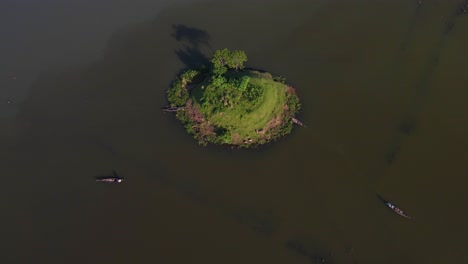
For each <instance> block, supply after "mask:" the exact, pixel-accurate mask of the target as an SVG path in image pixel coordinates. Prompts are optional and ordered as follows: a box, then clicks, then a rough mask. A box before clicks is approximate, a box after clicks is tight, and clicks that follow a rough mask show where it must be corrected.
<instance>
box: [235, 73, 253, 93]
mask: <svg viewBox="0 0 468 264" xmlns="http://www.w3.org/2000/svg"><path fill="white" fill-rule="evenodd" d="M249 81H250V77H249V76H242V77H241V82H240V84H239V86H238V88H239V90H241V91H245V90H246V89H247V86H248V85H249Z"/></svg>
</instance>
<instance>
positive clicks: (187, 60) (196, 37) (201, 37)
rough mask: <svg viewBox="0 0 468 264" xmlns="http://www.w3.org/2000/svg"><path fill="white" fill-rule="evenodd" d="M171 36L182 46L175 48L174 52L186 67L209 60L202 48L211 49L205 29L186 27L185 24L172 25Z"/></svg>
mask: <svg viewBox="0 0 468 264" xmlns="http://www.w3.org/2000/svg"><path fill="white" fill-rule="evenodd" d="M172 30H173V33H172V34H171V36H172V37H173V38H174V39H175V40H177V41H178V42H180V43H183V44H184V46H183V47H182V48H179V49H176V50H175V54H176V55H177V57H178V58H179V59H180V61H181V62H182V63H184V65H185V66H186V68H193V67H196V66H199V65H201V64H206V63H208V62H209V59H208V57H207V56H206V55H205V54H204V53H203V49H204V48H205V49H209V50H212V48H211V46H210V43H209V41H210V39H211V37H210V34H208V32H206V31H205V30H202V29H199V28H194V27H188V26H186V25H181V24H174V25H172Z"/></svg>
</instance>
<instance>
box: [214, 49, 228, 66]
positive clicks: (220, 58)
mask: <svg viewBox="0 0 468 264" xmlns="http://www.w3.org/2000/svg"><path fill="white" fill-rule="evenodd" d="M230 58H231V52H230V51H229V50H228V49H222V50H217V51H215V53H214V54H213V57H212V58H211V63H213V67H214V68H219V67H224V66H226V65H228V63H229V60H230Z"/></svg>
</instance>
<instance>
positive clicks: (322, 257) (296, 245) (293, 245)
mask: <svg viewBox="0 0 468 264" xmlns="http://www.w3.org/2000/svg"><path fill="white" fill-rule="evenodd" d="M285 246H286V248H287V249H288V250H291V251H293V252H295V253H296V254H299V255H301V256H303V257H305V258H307V259H308V260H309V262H310V263H313V264H319V263H332V260H331V253H330V252H328V253H324V252H320V251H321V250H318V249H316V250H311V249H309V248H308V247H307V246H305V245H304V244H303V243H301V242H300V241H297V240H289V241H287V242H286V245H285Z"/></svg>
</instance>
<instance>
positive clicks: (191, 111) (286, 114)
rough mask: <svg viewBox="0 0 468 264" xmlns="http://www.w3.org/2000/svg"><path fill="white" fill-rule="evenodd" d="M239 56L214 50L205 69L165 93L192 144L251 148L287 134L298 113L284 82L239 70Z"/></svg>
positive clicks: (178, 80) (181, 77)
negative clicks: (190, 137) (191, 137)
mask: <svg viewBox="0 0 468 264" xmlns="http://www.w3.org/2000/svg"><path fill="white" fill-rule="evenodd" d="M246 61H247V56H246V54H245V52H243V51H237V50H236V51H229V50H227V49H223V50H217V51H216V52H215V53H214V54H213V57H212V58H211V63H210V65H203V66H201V67H199V68H197V69H189V70H187V71H185V72H183V73H182V74H180V75H179V76H178V77H177V78H176V80H175V81H174V82H173V84H172V87H171V88H170V89H169V90H168V91H167V98H168V101H169V103H170V106H171V109H176V110H177V114H176V117H177V118H178V119H179V120H180V121H182V123H183V124H184V126H185V129H186V130H187V132H188V133H190V134H192V135H193V136H194V138H195V139H196V140H197V141H198V143H200V144H202V145H206V144H207V143H209V142H210V143H214V144H226V145H236V146H239V147H251V146H256V145H260V144H264V143H267V142H269V141H271V140H275V139H277V138H279V137H281V136H283V135H285V134H288V133H289V132H291V130H292V125H293V120H292V118H293V117H294V116H295V115H296V114H297V113H298V112H299V110H300V106H301V104H300V102H299V98H298V97H297V94H296V92H295V90H294V88H292V87H291V86H288V85H287V84H285V79H284V78H283V77H280V76H273V75H272V74H270V73H268V72H260V71H256V70H245V69H244V63H245V62H246Z"/></svg>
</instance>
